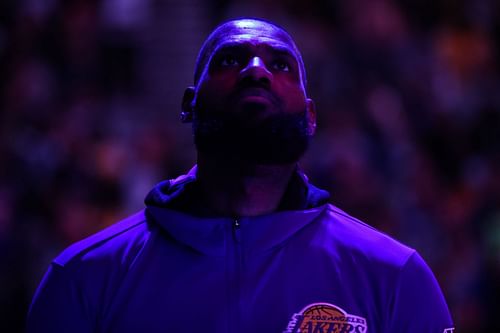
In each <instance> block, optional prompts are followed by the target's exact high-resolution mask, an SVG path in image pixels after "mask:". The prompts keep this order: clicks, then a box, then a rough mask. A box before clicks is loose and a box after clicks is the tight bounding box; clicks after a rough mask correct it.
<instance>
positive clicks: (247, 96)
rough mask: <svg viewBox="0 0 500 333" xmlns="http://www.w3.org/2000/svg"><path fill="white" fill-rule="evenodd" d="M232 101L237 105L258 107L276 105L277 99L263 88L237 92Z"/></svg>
mask: <svg viewBox="0 0 500 333" xmlns="http://www.w3.org/2000/svg"><path fill="white" fill-rule="evenodd" d="M234 100H235V101H236V103H237V104H240V103H241V104H247V103H250V104H260V105H264V104H267V105H274V106H277V105H278V101H277V98H276V97H275V96H274V94H272V93H271V92H270V91H268V90H267V89H264V88H245V89H241V90H239V91H238V92H237V93H236V94H235V96H234Z"/></svg>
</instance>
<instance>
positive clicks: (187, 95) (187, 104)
mask: <svg viewBox="0 0 500 333" xmlns="http://www.w3.org/2000/svg"><path fill="white" fill-rule="evenodd" d="M194 97H195V89H194V87H193V86H189V87H187V88H186V90H184V96H182V106H181V109H182V111H181V121H182V122H183V123H190V122H192V121H193V101H194Z"/></svg>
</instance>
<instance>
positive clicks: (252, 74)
mask: <svg viewBox="0 0 500 333" xmlns="http://www.w3.org/2000/svg"><path fill="white" fill-rule="evenodd" d="M272 79H273V74H272V73H271V72H270V71H269V70H268V69H267V67H266V64H265V63H264V61H263V60H262V59H261V58H260V57H252V58H251V59H250V61H249V62H248V64H247V66H246V67H245V68H243V69H242V70H241V72H240V80H252V81H256V82H259V83H263V84H270V83H271V81H272Z"/></svg>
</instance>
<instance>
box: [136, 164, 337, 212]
mask: <svg viewBox="0 0 500 333" xmlns="http://www.w3.org/2000/svg"><path fill="white" fill-rule="evenodd" d="M196 188H197V182H196V166H194V167H193V168H192V169H191V170H190V171H189V172H188V173H187V174H185V175H182V176H180V177H178V178H176V179H171V180H165V181H162V182H160V183H159V184H157V185H156V186H155V187H154V188H153V189H152V190H151V191H150V192H149V193H148V195H147V196H146V199H145V204H146V206H147V207H160V208H169V209H172V210H177V211H181V212H184V213H188V214H191V215H196V216H206V215H209V214H207V212H206V211H204V210H203V207H197V206H199V205H196V202H198V198H197V193H198V191H197V190H196ZM329 198H330V194H329V193H328V192H327V191H325V190H321V189H319V188H317V187H315V186H313V185H312V184H310V183H309V180H308V178H307V176H306V175H305V174H304V173H303V172H302V171H301V170H300V169H299V168H297V169H296V171H295V173H294V174H293V176H292V178H291V180H290V183H289V184H288V187H287V190H286V192H285V194H284V196H283V198H282V200H281V203H280V205H279V207H278V211H288V210H304V209H311V208H315V207H319V206H321V205H323V204H326V203H327V202H328V199H329Z"/></svg>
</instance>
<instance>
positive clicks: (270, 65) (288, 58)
mask: <svg viewBox="0 0 500 333" xmlns="http://www.w3.org/2000/svg"><path fill="white" fill-rule="evenodd" d="M210 51H211V53H210V54H209V55H208V57H207V61H206V63H205V64H204V67H203V68H201V75H200V78H199V80H198V82H197V85H196V87H195V88H194V96H193V100H192V107H193V110H194V124H193V128H194V134H195V143H196V145H197V148H198V150H199V151H200V152H207V153H217V152H219V153H221V154H224V155H228V154H229V155H236V156H240V155H242V157H247V158H248V159H250V160H254V161H255V162H260V163H290V162H294V161H296V160H297V159H298V158H299V157H300V156H301V155H302V153H303V152H304V150H305V149H306V147H307V143H308V139H309V137H310V136H311V135H312V132H313V127H314V121H315V115H314V110H313V105H312V101H311V100H309V99H308V98H307V97H306V93H305V88H304V84H303V81H304V78H303V77H302V75H303V73H302V70H301V63H300V56H299V55H298V54H297V52H296V51H295V49H294V45H293V44H292V41H291V40H290V39H289V37H288V35H286V34H285V33H284V32H282V31H281V30H280V29H278V28H276V27H274V26H273V25H270V24H267V23H265V22H261V21H255V20H239V21H233V22H230V23H229V24H226V25H225V26H224V29H222V30H221V32H220V33H218V34H217V35H216V36H214V47H213V49H212V50H210Z"/></svg>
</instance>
